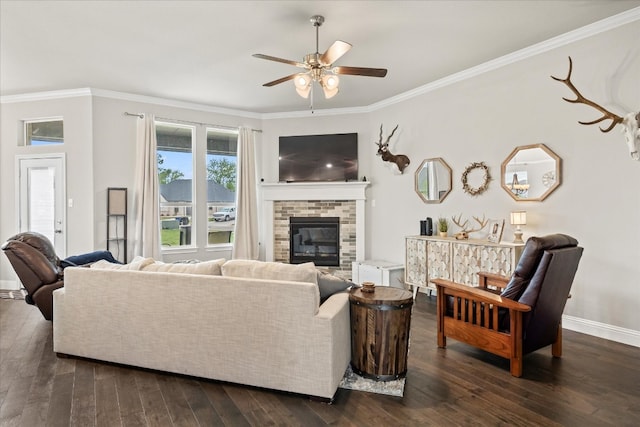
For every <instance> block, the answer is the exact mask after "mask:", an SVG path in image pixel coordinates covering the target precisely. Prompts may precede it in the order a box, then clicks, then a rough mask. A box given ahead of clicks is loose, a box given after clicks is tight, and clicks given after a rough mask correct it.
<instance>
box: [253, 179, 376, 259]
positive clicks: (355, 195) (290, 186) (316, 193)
mask: <svg viewBox="0 0 640 427" xmlns="http://www.w3.org/2000/svg"><path fill="white" fill-rule="evenodd" d="M369 184H370V183H369V182H367V181H352V182H290V183H274V184H271V183H267V184H265V183H263V184H262V185H261V192H262V218H264V228H263V233H264V234H263V239H264V241H263V244H264V250H265V260H266V261H273V260H274V250H273V245H274V235H273V234H274V227H273V221H274V213H273V208H274V206H273V202H275V201H284V200H353V201H355V203H356V261H362V260H364V259H365V258H364V251H365V201H366V194H365V190H366V188H367V186H368V185H369Z"/></svg>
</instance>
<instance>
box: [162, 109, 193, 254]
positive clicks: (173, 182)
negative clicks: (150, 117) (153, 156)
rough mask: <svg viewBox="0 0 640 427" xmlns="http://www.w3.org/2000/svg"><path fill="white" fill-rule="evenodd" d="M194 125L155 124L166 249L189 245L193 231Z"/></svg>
mask: <svg viewBox="0 0 640 427" xmlns="http://www.w3.org/2000/svg"><path fill="white" fill-rule="evenodd" d="M193 135H194V128H193V127H192V126H182V125H176V124H171V123H160V122H157V123H156V137H157V139H158V150H157V159H158V180H159V182H160V222H161V225H162V231H161V243H162V247H163V248H170V247H179V246H190V245H191V243H192V241H193V242H195V239H194V240H192V237H191V236H192V233H193V231H194V230H193V227H194V222H193V193H194V192H193Z"/></svg>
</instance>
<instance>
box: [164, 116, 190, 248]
mask: <svg viewBox="0 0 640 427" xmlns="http://www.w3.org/2000/svg"><path fill="white" fill-rule="evenodd" d="M158 125H161V126H167V127H174V128H182V129H190V130H191V204H190V208H191V220H190V225H191V239H190V240H191V241H190V243H189V244H188V245H178V246H165V245H162V236H160V244H161V245H160V251H161V253H167V254H169V253H179V252H193V250H194V249H197V248H198V245H197V235H198V234H197V233H198V227H197V222H198V221H197V219H198V212H197V209H196V204H197V191H196V190H197V185H196V179H195V176H196V174H197V172H196V164H197V162H196V157H197V155H196V154H197V141H198V139H197V132H198V129H197V126H196V125H194V124H186V123H180V122H173V121H171V120H155V121H154V129H155V132H156V141H157V136H158V129H157V127H158ZM159 151H161V150H160V145H158V144H156V159H157V155H158V152H159ZM162 151H166V150H162ZM156 161H157V160H156ZM156 166H157V164H156ZM156 176H157V179H158V197H159V198H160V197H161V194H160V174H159V171H158V173H157V174H156ZM185 206H187V208H188V207H189V205H185ZM159 208H160V207H159ZM158 219H159V220H160V223H162V220H161V218H158ZM158 232H159V233H162V227H160V230H158Z"/></svg>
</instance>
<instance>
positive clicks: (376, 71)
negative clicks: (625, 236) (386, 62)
mask: <svg viewBox="0 0 640 427" xmlns="http://www.w3.org/2000/svg"><path fill="white" fill-rule="evenodd" d="M332 70H333V72H334V73H336V74H348V75H352V76H368V77H384V76H386V75H387V69H386V68H366V67H333V68H332Z"/></svg>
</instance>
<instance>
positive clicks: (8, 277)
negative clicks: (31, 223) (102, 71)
mask: <svg viewBox="0 0 640 427" xmlns="http://www.w3.org/2000/svg"><path fill="white" fill-rule="evenodd" d="M60 116H62V117H63V120H64V144H62V145H49V146H18V141H19V137H20V133H21V132H22V129H23V127H22V126H23V125H22V122H23V121H24V120H29V119H38V118H47V117H60ZM91 121H92V112H91V98H90V97H89V96H88V93H86V94H85V95H84V96H76V97H72V98H63V99H50V100H46V101H33V102H18V103H5V104H2V109H1V111H0V123H1V124H2V126H1V128H0V200H1V202H0V203H1V205H2V209H0V211H1V215H2V216H1V217H0V241H2V242H4V241H5V240H6V239H7V238H8V237H10V236H12V235H14V234H16V233H17V232H18V218H17V213H18V211H17V208H16V203H15V202H16V191H15V190H16V179H17V176H18V171H16V170H15V162H16V160H15V158H16V156H17V155H30V154H44V153H64V154H65V156H66V183H67V189H66V190H67V194H66V195H67V198H69V199H73V202H74V203H73V208H67V211H66V223H67V227H66V239H67V253H68V254H76V253H81V252H86V251H89V250H93V247H94V240H93V228H92V224H93V217H94V211H93V174H92V162H91V161H90V159H91V158H92V151H93V147H92V138H91ZM13 282H15V274H14V272H13V269H12V268H11V264H9V262H8V260H7V259H6V257H5V256H4V255H3V256H1V257H0V284H2V286H10V285H11V284H12V283H13ZM5 283H6V285H5Z"/></svg>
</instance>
